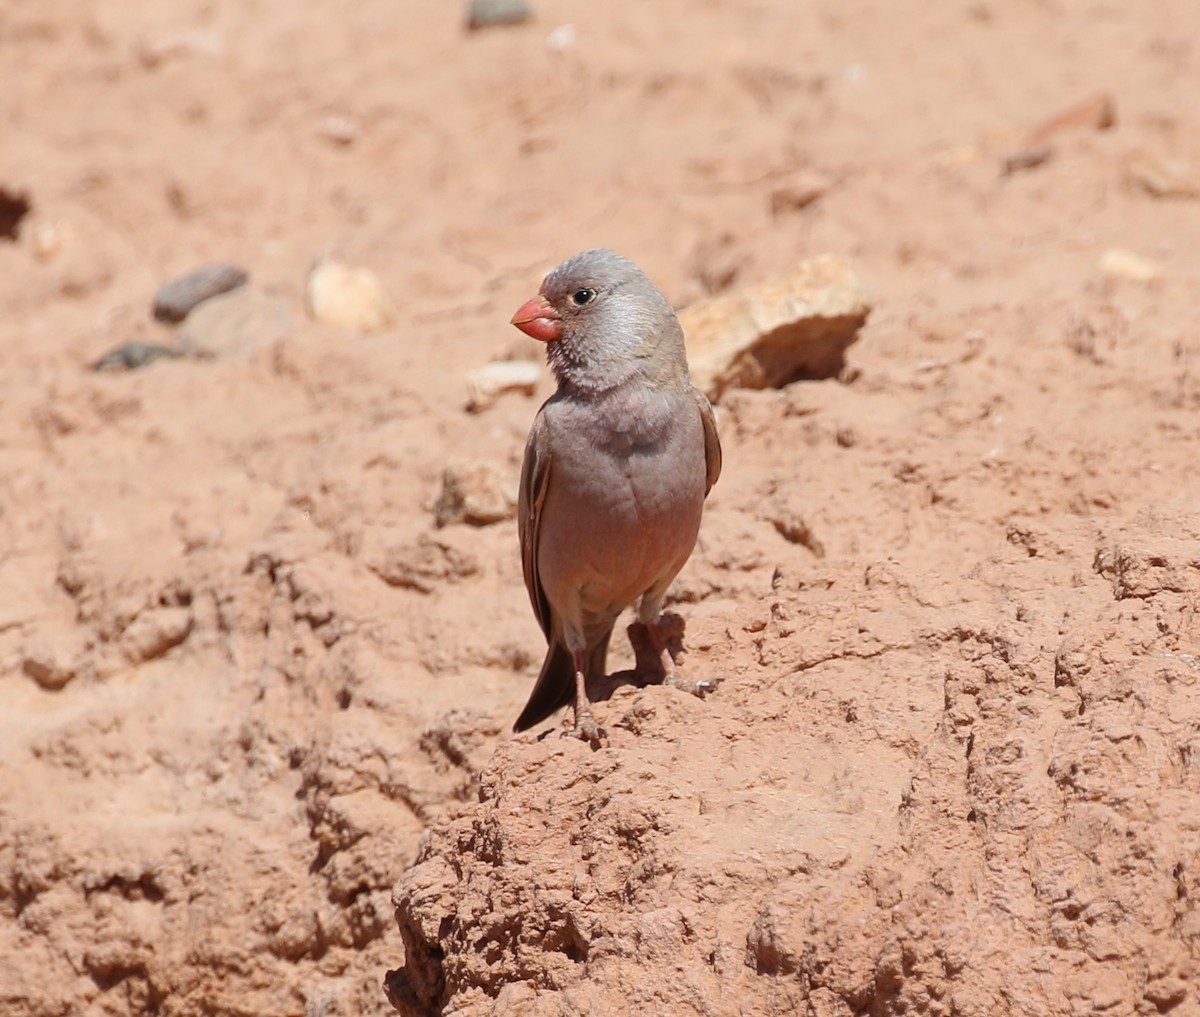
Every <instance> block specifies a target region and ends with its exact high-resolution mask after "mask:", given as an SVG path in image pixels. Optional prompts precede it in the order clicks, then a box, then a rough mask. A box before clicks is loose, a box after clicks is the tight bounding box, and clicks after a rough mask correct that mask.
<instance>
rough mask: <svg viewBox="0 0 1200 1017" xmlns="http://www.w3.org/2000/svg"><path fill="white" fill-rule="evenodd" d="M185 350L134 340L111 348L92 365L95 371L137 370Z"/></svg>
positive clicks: (178, 355) (180, 353)
mask: <svg viewBox="0 0 1200 1017" xmlns="http://www.w3.org/2000/svg"><path fill="white" fill-rule="evenodd" d="M182 356H183V350H180V349H177V348H176V347H174V346H163V345H162V344H161V343H143V342H132V343H126V344H125V345H124V346H118V347H117V348H116V349H115V350H109V351H108V352H107V353H106V354H104V356H102V357H101V358H100V359H99V360H97V361H95V362H94V363H93V364H92V365H91V367H92V370H93V371H135V370H137V369H138V368H139V367H145V366H146V365H147V364H152V363H154V361H156V360H158V359H160V358H162V357H172V358H173V357H182Z"/></svg>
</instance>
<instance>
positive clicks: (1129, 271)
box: [1096, 247, 1162, 282]
mask: <svg viewBox="0 0 1200 1017" xmlns="http://www.w3.org/2000/svg"><path fill="white" fill-rule="evenodd" d="M1096 267H1097V268H1098V269H1099V270H1100V273H1101V274H1102V275H1106V276H1108V277H1109V278H1110V279H1132V280H1134V281H1135V282H1150V280H1152V279H1157V278H1158V277H1159V276H1160V275H1162V270H1161V269H1160V268H1159V267H1158V265H1157V264H1156V263H1155V262H1153V261H1151V260H1150V259H1149V258H1143V257H1142V256H1141V255H1140V254H1134V253H1133V252H1132V251H1126V250H1123V249H1122V248H1120V247H1111V248H1109V249H1108V250H1107V251H1105V252H1104V253H1103V254H1102V255H1100V260H1099V262H1097V265H1096Z"/></svg>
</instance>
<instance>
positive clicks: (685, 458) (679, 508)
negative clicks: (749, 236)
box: [512, 248, 721, 743]
mask: <svg viewBox="0 0 1200 1017" xmlns="http://www.w3.org/2000/svg"><path fill="white" fill-rule="evenodd" d="M512 324H513V325H515V326H516V327H517V328H518V329H520V330H521V331H522V332H524V333H525V334H526V335H528V336H530V337H531V338H533V339H536V340H539V341H541V342H544V343H545V344H546V359H547V362H548V364H549V366H550V370H551V372H552V374H553V375H554V379H555V381H556V383H557V389H556V391H555V392H554V394H553V395H552V396H550V398H549V399H547V400H546V401H545V403H543V404H542V406H541V408H540V409H539V410H538V412H537V415H536V417H535V418H534V421H533V426H532V427H531V428H530V431H529V438H528V440H527V441H526V444H525V454H524V459H523V462H522V465H521V478H520V486H519V491H518V498H517V526H518V531H519V537H520V547H521V570H522V573H523V575H524V579H525V587H526V589H527V590H528V592H529V600H530V603H531V604H532V605H533V612H534V615H535V616H536V617H537V621H538V623H539V624H540V625H541V628H542V632H543V633H544V634H545V637H546V643H547V647H546V657H545V661H544V662H543V664H542V668H541V671H540V673H539V674H538V678H537V682H536V683H535V685H534V687H533V691H532V692H531V694H530V696H529V701H528V702H527V703H526V705H525V708H524V710H522V712H521V714H520V716H519V717H518V718H517V720H516V723H515V724H514V725H513V730H514V731H524V730H526V729H528V728H530V727H532V726H534V725H535V724H538V723H541V722H542V721H543V720H545V719H547V718H548V717H550V716H551V715H552V714H553V713H555V712H556V711H558V710H559V709H561V708H562V707H565V706H567V705H568V704H570V703H572V702H573V703H574V714H575V716H574V727H573V729H572V732H571V733H573V734H574V735H576V736H577V737H579V738H581V739H583V740H584V741H590V742H593V743H595V742H598V741H600V740H601V739H603V738H604V737H606V735H605V732H604V731H603V729H602V728H600V727H599V725H598V724H597V723H596V720H595V718H594V715H593V713H592V709H591V703H590V700H589V699H588V681H589V679H591V678H593V677H595V676H603V675H604V673H605V666H606V661H607V656H608V644H609V640H610V639H611V637H612V631H613V627H614V625H615V624H616V621H617V619H618V618H619V617H620V615H621V613H622V612H623V611H624V610H625V609H626V608H628V607H630V606H631V605H632V604H633V603H634V602H635V601H637V602H638V607H637V620H638V621H639V622H641V623H643V624H645V625H646V626H647V628H648V631H649V634H650V637H651V639H652V640H653V643H654V647H655V649H656V650H657V652H658V653H659V655H660V659H661V661H662V665H663V672H664V675H665V681H666V682H667V683H669V684H679V685H683V684H685V683H683V682H682V679H680V678H679V676H678V674H677V672H676V670H675V664H674V660H673V659H672V657H671V654H670V651H669V650H668V648H667V635H666V633H665V631H664V627H663V625H662V605H663V597H664V596H665V594H666V592H667V588H668V587H669V586H670V584H671V582H672V580H674V578H675V577H676V575H678V573H679V571H680V569H682V568H683V566H684V564H685V563H686V562H687V560H688V558H689V557H690V556H691V553H692V550H693V549H694V547H695V545H696V540H697V537H698V535H699V531H700V519H701V515H702V513H703V509H704V503H705V499H706V498H707V497H708V493H709V491H710V490H712V487H713V485H714V484H715V483H716V482H717V479H718V477H719V476H720V474H721V442H720V438H719V436H718V434H717V423H716V418H715V416H714V414H713V409H712V406H711V405H710V404H709V402H708V399H706V398H705V396H704V395H703V393H701V392H700V391H699V390H697V389H696V388H694V387H693V386H692V383H691V379H690V376H689V375H688V365H687V352H686V350H685V348H684V336H683V329H682V328H681V326H680V324H679V319H678V318H677V317H676V315H675V311H674V310H673V309H672V307H671V305H670V303H669V302H668V301H667V299H666V297H665V296H663V294H662V293H661V291H660V290H659V289H658V287H657V286H655V285H654V283H653V282H651V281H650V279H649V278H648V277H647V276H646V275H645V274H644V273H643V272H642V271H641V269H639V268H638V267H637V265H635V264H634V263H633V262H632V261H630V260H629V259H628V258H625V257H623V256H621V255H620V254H617V253H616V252H615V251H611V250H607V249H603V248H594V249H591V250H587V251H583V252H582V253H580V254H577V255H575V256H574V257H571V258H568V259H567V260H566V261H564V262H563V263H562V264H561V265H559V266H558V267H557V268H555V269H553V270H552V271H551V272H550V273H549V274H548V275H547V276H546V278H545V279H544V280H543V282H542V285H541V288H540V289H539V291H538V294H537V296H535V297H532V298H530V299H529V300H527V301H526V302H525V303H524V304H522V305H521V307H520V308H519V309H518V310H517V312H516V313H515V314H514V315H513V317H512Z"/></svg>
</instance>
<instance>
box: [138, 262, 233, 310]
mask: <svg viewBox="0 0 1200 1017" xmlns="http://www.w3.org/2000/svg"><path fill="white" fill-rule="evenodd" d="M249 278H250V277H249V275H247V273H246V270H245V269H242V268H238V266H237V265H231V264H229V263H228V262H215V263H213V264H211V265H203V266H201V267H200V268H197V269H194V270H193V271H191V272H189V273H188V274H187V275H182V276H180V277H179V278H178V279H172V280H171V281H170V282H169V283H165V284H164V285H163V286H162V287H161V288H160V289H159V291H158V293H156V294H155V296H154V317H155V318H157V319H158V320H159V321H165V322H167V323H169V324H175V323H176V322H180V321H183V319H184V318H186V317H187V316H188V313H189V312H190V311H191V310H192V308H193V307H195V306H196V305H197V304H200V303H203V302H204V301H205V300H208V299H210V298H211V297H215V296H217V294H219V293H228V292H229V291H230V290H234V289H237V288H238V287H239V286H244V285H246V281H247V280H248V279H249Z"/></svg>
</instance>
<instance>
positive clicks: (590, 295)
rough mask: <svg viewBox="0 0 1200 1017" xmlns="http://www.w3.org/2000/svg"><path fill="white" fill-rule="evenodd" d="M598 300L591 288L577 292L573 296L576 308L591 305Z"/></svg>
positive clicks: (572, 301)
mask: <svg viewBox="0 0 1200 1017" xmlns="http://www.w3.org/2000/svg"><path fill="white" fill-rule="evenodd" d="M595 299H596V291H595V290H593V289H590V288H586V287H585V288H584V289H581V290H576V291H575V292H574V293H572V294H571V303H573V304H574V305H575V306H576V307H582V306H583V305H584V304H590V303H591V302H592V301H593V300H595Z"/></svg>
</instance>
